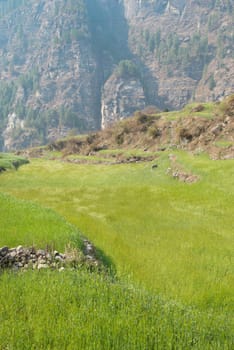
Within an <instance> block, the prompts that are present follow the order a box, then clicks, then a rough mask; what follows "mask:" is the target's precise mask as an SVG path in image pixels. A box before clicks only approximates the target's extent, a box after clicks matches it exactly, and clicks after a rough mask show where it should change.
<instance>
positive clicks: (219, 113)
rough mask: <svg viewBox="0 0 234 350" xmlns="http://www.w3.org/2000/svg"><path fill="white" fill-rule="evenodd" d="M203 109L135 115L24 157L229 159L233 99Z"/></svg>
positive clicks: (233, 144)
mask: <svg viewBox="0 0 234 350" xmlns="http://www.w3.org/2000/svg"><path fill="white" fill-rule="evenodd" d="M206 108H207V107H206V106H205V105H202V104H198V105H196V106H195V107H193V108H191V109H190V110H188V112H186V113H185V112H183V111H182V112H178V114H175V115H171V114H170V113H163V112H159V113H157V114H147V113H145V112H144V111H142V112H137V113H135V116H134V117H132V118H129V119H126V120H123V121H120V122H118V123H116V124H114V125H113V126H112V127H109V128H107V129H105V130H103V131H100V132H96V133H91V134H89V135H85V136H79V137H72V138H69V139H64V140H59V141H56V142H53V143H51V144H50V145H48V146H47V147H46V148H37V149H31V150H27V151H26V152H25V153H24V155H28V156H30V157H40V156H43V154H44V153H45V152H48V151H59V152H62V154H63V157H64V158H65V159H66V157H67V156H69V155H71V154H79V155H84V156H95V155H97V154H99V152H100V151H103V150H115V149H120V150H121V149H122V150H123V153H124V151H126V150H129V149H141V150H144V151H145V152H146V155H145V157H144V156H139V157H135V158H134V157H133V158H131V157H122V159H121V155H118V158H117V159H115V162H131V161H142V160H151V159H150V157H148V156H147V151H148V152H150V151H164V150H170V149H183V150H188V151H190V152H194V153H199V152H206V153H208V154H209V155H210V157H211V159H233V158H234V95H232V96H230V97H229V98H228V99H226V100H224V101H223V102H222V103H221V104H217V105H214V108H213V109H212V111H211V112H210V114H208V115H207V113H204V112H206ZM204 114H205V116H204ZM107 155H108V152H106V154H105V156H106V157H107ZM147 157H148V158H149V159H147Z"/></svg>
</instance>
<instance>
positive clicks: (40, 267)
mask: <svg viewBox="0 0 234 350" xmlns="http://www.w3.org/2000/svg"><path fill="white" fill-rule="evenodd" d="M48 267H49V265H48V264H38V266H37V268H38V270H41V269H48Z"/></svg>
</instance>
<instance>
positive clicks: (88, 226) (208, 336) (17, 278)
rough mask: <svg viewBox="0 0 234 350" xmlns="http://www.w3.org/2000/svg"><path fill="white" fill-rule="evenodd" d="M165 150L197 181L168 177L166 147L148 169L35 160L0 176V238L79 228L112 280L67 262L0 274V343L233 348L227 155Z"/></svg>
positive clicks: (35, 237) (231, 198)
mask: <svg viewBox="0 0 234 350" xmlns="http://www.w3.org/2000/svg"><path fill="white" fill-rule="evenodd" d="M208 107H209V108H212V106H206V110H205V111H203V113H205V112H207V111H208V109H209V108H208ZM182 113H185V114H186V113H187V110H186V109H185V110H184V111H182ZM206 116H207V117H209V115H206ZM169 118H172V119H174V118H176V115H174V114H173V113H171V115H169ZM224 141H225V140H224ZM224 141H223V142H224ZM225 145H226V144H225ZM225 145H223V144H222V146H225ZM108 152H110V151H102V152H100V154H101V156H102V157H105V155H106V153H108ZM112 152H113V151H112ZM122 152H125V153H126V154H127V153H128V154H129V152H130V150H128V151H124V150H121V153H122ZM132 152H133V153H135V151H131V153H132ZM115 153H118V152H115ZM173 153H174V154H176V156H177V161H178V163H180V164H181V166H182V168H183V169H185V170H187V171H188V172H192V173H194V174H196V175H199V177H200V181H199V182H197V183H194V184H185V183H181V182H178V181H177V180H175V179H173V178H171V177H170V176H168V175H166V174H165V173H166V169H167V168H168V166H170V164H169V159H168V153H167V152H162V153H161V154H160V156H159V158H158V159H157V160H156V161H155V162H157V163H158V165H159V167H158V168H157V169H153V170H152V169H151V164H150V163H141V164H121V165H112V166H110V165H104V164H99V165H90V164H89V165H87V164H86V165H84V164H83V165H77V164H69V163H61V161H49V160H45V159H44V160H42V159H40V160H33V161H32V163H31V164H30V165H28V166H26V167H23V168H21V169H20V171H19V172H17V173H16V172H11V173H10V172H8V173H4V174H2V175H1V177H0V180H1V181H0V193H3V192H5V193H7V195H5V194H1V195H0V209H1V213H2V215H1V218H0V223H1V225H0V228H1V229H0V233H1V236H0V245H5V244H8V245H16V244H19V243H20V244H21V243H24V244H25V245H27V244H32V243H36V244H39V245H45V244H47V243H48V240H50V244H55V245H56V247H59V248H60V247H61V249H63V247H64V245H66V244H67V243H68V242H69V241H70V240H74V237H78V236H79V234H78V232H77V230H76V228H75V227H78V228H79V229H80V230H81V231H82V232H83V233H84V234H85V235H87V236H88V237H89V238H90V239H91V240H92V241H93V242H94V243H95V244H96V245H97V246H98V247H99V248H100V249H102V250H103V251H104V252H105V254H106V255H108V256H109V258H110V260H111V261H112V263H113V265H115V266H116V268H117V272H118V275H119V277H120V280H119V282H117V281H115V282H114V283H113V281H111V280H110V279H109V278H107V277H106V276H97V275H96V274H92V275H88V274H87V273H86V272H80V273H79V274H77V273H76V272H72V271H71V272H69V273H66V274H61V273H60V274H59V273H56V272H55V273H50V272H49V271H48V272H45V273H44V272H40V273H33V274H31V273H30V272H29V273H27V274H18V275H9V274H4V275H2V276H0V300H1V303H0V322H1V323H0V324H1V326H0V349H14V350H15V349H34V348H35V349H57V348H61V349H72V350H73V349H85V350H86V349H95V350H97V349H100V350H103V349H116V350H119V349H124V350H128V349H132V350H136V349H144V350H146V349H147V350H148V349H160V350H161V349H186V350H187V349H190V348H191V349H202V350H204V349H205V350H206V349H212V350H213V349H222V350H224V349H227V350H229V349H232V348H233V347H234V339H233V332H232V330H233V327H234V324H233V323H234V322H233V318H232V312H233V306H234V300H233V282H234V278H233V272H234V269H233V243H234V238H233V229H234V219H233V209H234V208H233V206H234V204H233V203H234V186H233V185H234V170H233V161H232V160H229V161H221V160H219V161H211V160H209V159H208V157H206V156H205V155H202V154H200V155H197V156H192V155H189V154H187V153H185V152H181V151H173ZM56 156H57V154H56V152H54V153H53V152H51V153H50V154H49V156H48V157H49V158H50V157H52V158H53V157H55V158H56ZM72 157H75V158H76V157H79V156H77V155H74V156H72V155H71V156H70V158H72ZM95 157H96V156H95V155H94V156H93V157H92V161H95ZM155 162H154V163H155ZM9 194H10V195H12V196H13V197H10V196H9ZM15 197H17V198H18V199H16V198H15ZM22 199H23V201H22ZM28 200H29V202H28ZM34 202H37V203H38V204H33V203H34ZM45 207H46V208H51V209H50V210H48V209H45ZM56 213H58V214H60V215H62V217H61V216H59V215H58V214H56ZM63 217H64V219H63ZM69 223H71V224H73V225H74V226H71V224H69ZM78 241H79V240H78ZM1 242H2V243H1ZM126 275H127V276H128V278H127V281H126V280H125V278H126ZM124 281H125V282H124ZM136 285H138V288H137V287H136ZM1 286H2V287H1ZM3 286H4V287H3ZM6 286H7V288H6ZM145 290H148V292H146V291H145ZM48 291H49V292H48ZM22 311H23V312H22ZM35 319H36V322H35ZM15 320H17V328H16V327H14V326H12V325H13V324H15Z"/></svg>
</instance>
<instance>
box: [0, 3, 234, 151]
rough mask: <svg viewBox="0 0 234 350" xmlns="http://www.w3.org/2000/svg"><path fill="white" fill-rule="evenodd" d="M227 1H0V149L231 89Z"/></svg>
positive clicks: (233, 72)
mask: <svg viewBox="0 0 234 350" xmlns="http://www.w3.org/2000/svg"><path fill="white" fill-rule="evenodd" d="M233 28H234V25H233V1H231V0H223V1H214V0H206V1H203V0H200V1H194V0H188V1H185V0H171V1H165V0H108V1H107V0H92V1H91V0H76V1H75V0H50V1H45V0H39V1H38V0H37V1H36V0H18V1H10V2H8V1H2V2H0V131H1V136H0V147H1V148H4V149H5V150H8V149H14V148H20V147H21V148H22V147H26V146H28V145H31V144H34V145H35V144H40V143H43V142H47V141H48V140H53V139H55V138H57V137H59V136H60V137H61V136H65V135H67V134H68V133H71V132H76V133H82V132H86V131H87V130H95V129H99V128H101V125H102V126H103V127H104V126H106V125H108V124H110V123H113V122H114V121H115V120H118V119H122V118H125V117H127V116H129V115H131V114H132V113H133V112H134V111H135V110H138V109H142V108H144V107H145V106H147V105H156V106H158V107H159V108H161V109H165V108H169V109H176V108H180V107H181V106H183V105H184V104H185V103H186V102H188V101H190V100H194V99H195V100H203V101H205V100H216V99H221V98H223V97H224V96H226V95H229V94H231V93H232V92H233V91H234V64H233V59H234V50H233V38H234V29H233Z"/></svg>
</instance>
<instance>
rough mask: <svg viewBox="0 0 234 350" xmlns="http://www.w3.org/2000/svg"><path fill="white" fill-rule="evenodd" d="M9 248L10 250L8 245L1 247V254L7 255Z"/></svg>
mask: <svg viewBox="0 0 234 350" xmlns="http://www.w3.org/2000/svg"><path fill="white" fill-rule="evenodd" d="M8 250H9V249H8V247H2V248H0V255H1V256H5V255H7V253H8Z"/></svg>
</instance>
